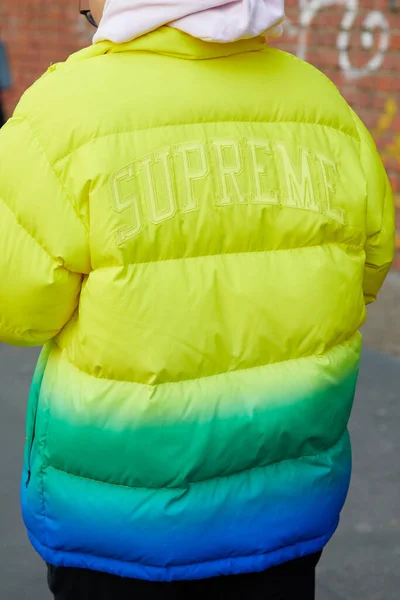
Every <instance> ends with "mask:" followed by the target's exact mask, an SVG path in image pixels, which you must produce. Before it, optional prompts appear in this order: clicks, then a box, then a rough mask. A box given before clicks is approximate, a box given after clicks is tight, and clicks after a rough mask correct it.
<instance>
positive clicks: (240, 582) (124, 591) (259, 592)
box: [48, 554, 321, 600]
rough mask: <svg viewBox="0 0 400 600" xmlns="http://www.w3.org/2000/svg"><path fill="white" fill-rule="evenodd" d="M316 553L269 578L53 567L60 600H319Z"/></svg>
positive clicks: (267, 575) (51, 580) (272, 572)
mask: <svg viewBox="0 0 400 600" xmlns="http://www.w3.org/2000/svg"><path fill="white" fill-rule="evenodd" d="M320 556H321V554H313V555H312V556H307V557H305V558H301V559H298V560H295V561H292V562H289V563H286V564H285V565H281V566H280V567H275V568H273V569H269V570H268V571H264V572H263V573H253V574H251V575H231V576H229V577H216V578H214V579H203V580H200V581H176V582H173V583H157V582H149V581H140V580H137V579H121V578H120V577H115V576H113V575H107V574H106V573H96V572H94V571H85V570H82V569H69V568H64V567H60V568H55V567H51V566H49V573H48V578H49V586H50V590H51V591H52V592H53V594H54V598H55V600H142V599H150V598H154V599H155V600H161V599H162V600H164V599H166V600H191V599H192V598H193V599H196V600H197V598H198V597H202V596H203V597H204V598H205V600H217V599H218V600H223V599H225V598H226V599H227V600H228V599H229V600H232V599H236V600H242V599H243V600H253V598H254V599H260V600H314V598H315V567H316V566H317V563H318V561H319V559H320Z"/></svg>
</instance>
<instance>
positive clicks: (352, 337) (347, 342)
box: [54, 331, 361, 388]
mask: <svg viewBox="0 0 400 600" xmlns="http://www.w3.org/2000/svg"><path fill="white" fill-rule="evenodd" d="M360 337H361V334H360V332H359V331H356V333H352V334H351V335H350V336H348V337H347V338H346V339H345V340H344V341H343V342H341V343H340V344H333V345H332V346H328V347H327V348H326V350H325V352H324V353H323V354H308V355H307V356H298V357H295V358H288V359H285V360H280V361H277V362H272V363H267V364H264V365H256V366H254V367H244V368H243V369H235V370H233V371H223V372H222V373H213V374H212V375H203V376H202V377H194V378H193V379H180V380H179V381H162V382H160V383H156V384H150V383H143V382H141V381H132V380H129V379H112V378H111V377H99V376H98V375H93V374H92V373H89V372H88V371H85V370H84V369H82V368H81V367H78V366H77V365H76V364H74V363H73V362H71V361H70V360H69V358H68V355H67V353H66V352H65V349H64V348H61V346H59V345H58V343H57V339H54V344H55V346H56V347H57V348H58V349H59V350H60V352H61V353H62V354H64V355H66V358H67V362H68V363H69V364H70V365H71V366H72V367H73V368H75V369H76V370H77V371H80V372H81V373H84V374H85V375H87V376H88V377H93V378H94V379H97V380H99V381H103V380H104V381H113V382H115V383H131V384H133V385H141V386H145V387H147V388H158V387H161V386H164V385H180V384H182V383H189V382H194V381H202V380H205V379H211V378H212V377H224V376H225V375H229V374H234V373H244V372H246V371H255V370H256V369H266V368H268V367H271V368H272V367H276V366H277V365H283V364H285V363H290V362H293V361H295V360H296V361H303V360H309V359H310V358H317V359H318V358H322V357H324V356H326V355H327V354H329V353H330V352H332V351H333V350H334V349H336V348H338V347H342V346H346V345H350V343H351V342H352V341H353V340H355V339H359V338H360Z"/></svg>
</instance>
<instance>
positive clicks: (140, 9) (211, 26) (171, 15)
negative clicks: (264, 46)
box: [93, 0, 284, 44]
mask: <svg viewBox="0 0 400 600" xmlns="http://www.w3.org/2000/svg"><path fill="white" fill-rule="evenodd" d="M283 19H284V0H234V1H233V2H232V0H107V1H106V5H105V8H104V14H103V18H102V20H101V22H100V26H99V28H98V31H97V33H96V35H95V36H94V40H93V41H94V42H95V43H96V42H99V41H102V40H110V41H112V42H114V43H117V44H120V43H123V42H128V41H130V40H133V39H135V38H137V37H140V36H141V35H144V34H145V33H148V32H150V31H153V30H155V29H158V28H159V27H161V26H163V25H169V26H170V27H175V28H176V29H180V30H181V31H184V32H185V33H188V34H190V35H192V36H193V37H197V38H200V39H202V40H205V41H213V42H221V43H228V42H234V41H236V40H239V39H243V38H253V37H257V36H259V35H268V36H273V37H276V36H278V35H280V34H281V32H282V22H283Z"/></svg>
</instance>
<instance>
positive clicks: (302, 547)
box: [28, 520, 339, 582]
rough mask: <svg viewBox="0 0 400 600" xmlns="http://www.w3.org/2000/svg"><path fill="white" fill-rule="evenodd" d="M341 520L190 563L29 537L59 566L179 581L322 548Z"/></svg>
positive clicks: (257, 567) (240, 570)
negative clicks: (65, 546)
mask: <svg viewBox="0 0 400 600" xmlns="http://www.w3.org/2000/svg"><path fill="white" fill-rule="evenodd" d="M338 524H339V520H337V521H336V522H335V525H334V527H333V528H332V529H331V530H330V531H329V532H328V533H326V534H324V535H322V536H319V537H316V538H313V539H311V540H305V541H301V542H297V543H296V544H293V545H290V546H286V547H284V548H278V549H276V550H271V551H269V552H265V553H263V554H254V555H250V556H235V557H227V558H221V559H216V560H209V561H202V562H194V563H190V564H187V565H169V566H154V565H146V564H142V563H139V562H130V561H123V560H119V559H115V558H109V557H100V556H93V555H90V554H85V553H82V552H76V551H68V550H58V549H54V548H49V547H48V546H45V545H44V544H42V543H41V542H40V541H39V540H38V539H37V538H36V536H35V535H34V534H33V533H32V532H31V531H29V530H28V535H29V539H30V541H31V543H32V545H33V547H34V548H35V550H36V551H37V552H38V554H39V555H40V556H41V557H42V558H43V560H44V561H45V562H47V563H48V564H51V565H53V566H56V567H71V568H81V569H90V570H92V571H98V572H103V573H109V574H110V575H117V576H119V577H125V578H129V579H142V580H146V581H164V582H168V581H179V580H196V579H209V578H212V577H218V576H224V575H240V574H246V573H256V572H261V571H265V570H267V569H270V568H272V567H275V566H278V565H281V564H284V563H286V562H289V561H291V560H295V559H297V558H301V557H303V556H307V555H310V554H314V553H317V552H320V551H321V550H322V549H323V548H324V546H325V545H326V544H327V543H328V542H329V540H330V539H331V537H332V536H333V534H334V533H335V531H336V529H337V526H338Z"/></svg>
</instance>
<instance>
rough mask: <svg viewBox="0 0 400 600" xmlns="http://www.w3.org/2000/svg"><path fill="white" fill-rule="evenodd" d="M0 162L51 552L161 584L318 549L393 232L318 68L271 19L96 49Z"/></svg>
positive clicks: (35, 94) (355, 126)
mask: <svg viewBox="0 0 400 600" xmlns="http://www.w3.org/2000/svg"><path fill="white" fill-rule="evenodd" d="M0 169H1V173H0V222H1V227H2V230H1V237H0V281H1V288H0V340H1V341H2V342H5V343H10V344H21V345H40V344H43V343H45V342H49V340H53V341H52V342H49V343H48V344H46V346H45V349H44V351H43V353H42V356H41V359H40V361H39V365H38V368H37V371H36V374H35V378H34V382H33V385H32V392H31V396H30V399H29V410H28V424H27V438H28V442H27V446H26V455H25V469H24V479H23V485H22V490H23V491H22V502H23V512H24V518H25V522H26V525H27V528H28V531H29V535H30V538H31V540H32V543H33V544H34V546H35V548H36V549H37V550H38V551H39V552H40V554H41V555H42V557H43V558H44V559H45V560H46V561H48V562H50V563H52V564H55V565H67V566H78V567H89V568H91V569H95V570H100V571H108V572H110V573H117V574H119V575H124V576H128V577H139V578H143V579H151V580H171V579H193V578H202V577H210V576H213V575H218V574H228V573H241V572H248V571H257V570H262V569H265V568H267V567H269V566H271V565H275V564H279V563H282V562H285V561H287V560H289V559H292V558H295V557H297V556H300V555H304V554H308V553H311V552H315V551H317V550H319V549H321V548H322V547H323V546H324V544H325V543H326V542H327V541H328V539H329V538H330V536H331V535H332V534H333V532H334V530H335V528H336V526H337V522H338V518H339V513H340V510H341V508H342V505H343V502H344V500H345V496H346V493H347V489H348V483H349V477H350V446H349V440H348V434H347V423H348V419H349V415H350V411H351V406H352V401H353V396H354V389H355V385H356V379H357V371H358V365H359V358H360V347H361V337H360V334H359V333H358V329H359V327H360V325H361V324H362V323H363V321H364V318H365V312H366V311H365V305H366V303H367V302H370V301H372V300H373V299H374V298H375V297H376V294H377V292H378V290H379V288H380V286H381V284H382V282H383V280H384V277H385V275H386V273H387V271H388V269H389V266H390V263H391V261H392V257H393V238H394V235H393V232H394V225H393V203H392V197H391V192H390V187H389V184H388V180H387V177H386V174H385V171H384V169H383V167H382V164H381V162H380V160H379V158H378V155H377V152H376V149H375V147H374V144H373V142H372V140H371V138H370V136H369V134H368V133H367V132H366V130H365V128H364V127H363V125H362V124H361V122H360V121H359V119H358V118H357V117H356V116H355V114H354V113H353V112H352V111H351V109H350V108H349V107H348V105H347V104H346V102H345V101H344V100H343V98H342V97H341V96H340V94H339V92H338V91H337V90H336V88H335V87H334V86H333V85H332V83H331V82H330V81H328V80H327V79H326V78H325V77H324V76H323V75H322V74H321V73H319V72H318V71H317V70H315V69H314V68H313V67H311V66H310V65H308V64H306V63H303V62H301V61H299V60H298V59H296V58H295V57H293V56H290V55H288V54H285V53H283V52H279V51H277V50H273V49H269V48H266V47H265V42H264V40H263V39H261V38H259V39H256V40H250V41H242V42H238V43H233V44H227V45H223V46H222V45H216V44H207V43H205V42H200V41H198V40H195V39H193V38H191V37H189V36H187V35H185V34H183V33H180V32H178V31H176V30H172V29H168V28H162V29H160V30H158V31H156V32H154V33H152V34H149V35H146V36H144V37H142V38H140V39H137V40H136V41H133V42H130V43H127V44H123V45H118V46H116V45H113V44H111V43H106V42H104V43H100V44H97V45H95V46H94V47H91V48H89V49H87V50H85V51H83V52H81V53H79V54H77V55H75V56H73V57H71V58H70V60H69V61H67V63H65V64H63V65H57V66H54V67H52V68H51V69H50V73H49V74H48V75H46V76H45V77H43V78H42V79H41V80H39V82H38V83H36V84H35V85H34V86H33V88H32V89H31V90H30V91H29V92H28V93H27V94H26V95H25V96H24V98H23V100H22V101H21V103H20V105H19V107H18V109H17V111H16V113H15V116H14V117H13V119H11V121H10V122H9V123H8V125H7V126H6V127H5V129H4V130H3V131H2V132H1V135H0Z"/></svg>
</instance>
